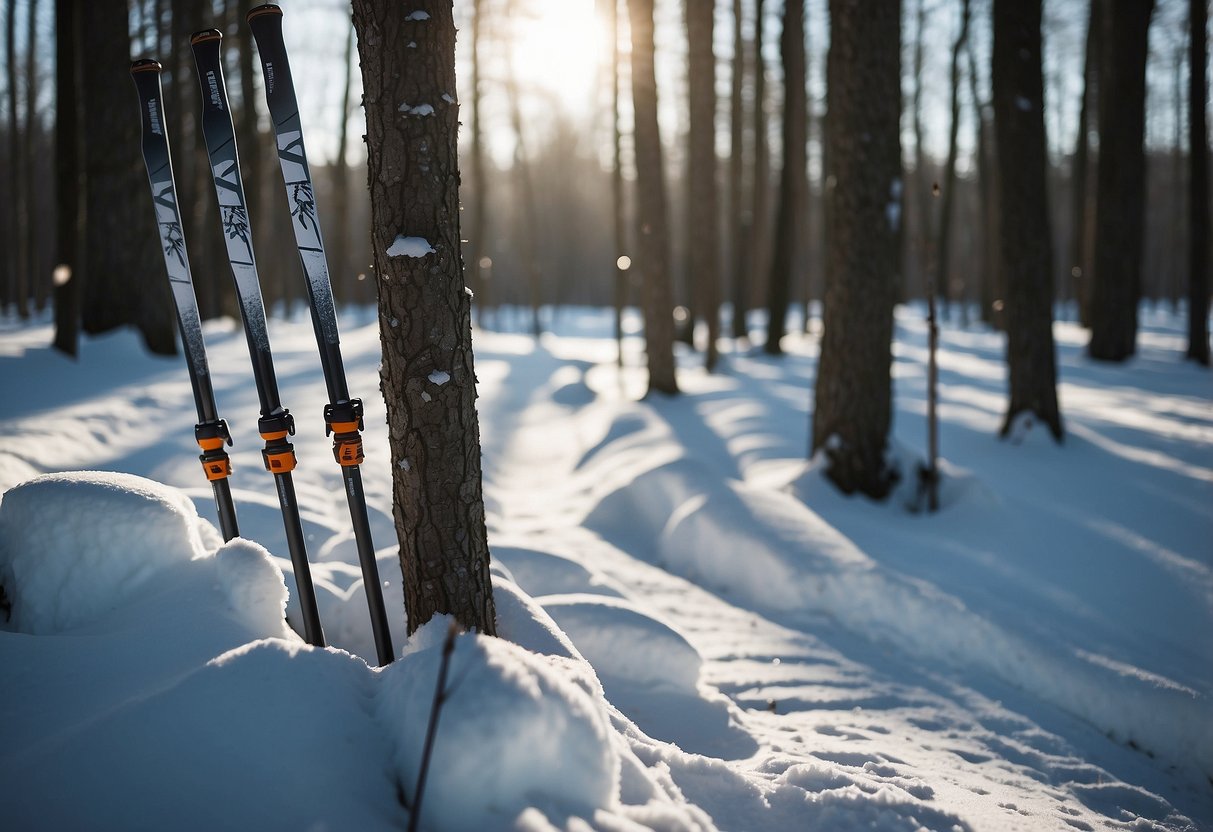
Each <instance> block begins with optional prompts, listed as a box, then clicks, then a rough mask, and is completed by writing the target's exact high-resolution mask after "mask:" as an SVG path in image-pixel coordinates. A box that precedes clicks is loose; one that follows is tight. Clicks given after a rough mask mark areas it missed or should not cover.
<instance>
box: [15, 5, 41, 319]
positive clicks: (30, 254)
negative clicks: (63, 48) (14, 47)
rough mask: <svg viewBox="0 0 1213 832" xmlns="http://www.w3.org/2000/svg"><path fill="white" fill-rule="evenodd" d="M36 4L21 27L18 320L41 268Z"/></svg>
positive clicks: (38, 280) (23, 314)
mask: <svg viewBox="0 0 1213 832" xmlns="http://www.w3.org/2000/svg"><path fill="white" fill-rule="evenodd" d="M37 22H38V0H30V4H29V8H28V9H27V10H26V24H25V27H26V28H25V131H24V133H23V137H22V138H23V142H22V147H21V156H22V159H23V160H24V165H23V169H22V178H23V182H22V184H21V190H22V197H23V201H24V203H25V212H24V213H23V215H22V219H23V226H24V229H23V230H24V237H23V238H22V241H21V244H22V245H23V246H24V247H25V252H26V253H25V258H24V259H25V281H23V282H22V283H21V286H20V288H21V289H22V290H23V291H22V292H21V293H20V294H19V295H18V297H17V304H18V305H17V312H18V313H19V314H20V315H21V317H23V318H25V317H28V316H29V306H30V301H31V299H32V296H33V295H34V294H36V290H35V288H34V287H35V286H37V285H38V284H40V283H41V282H42V279H43V274H42V268H41V266H42V264H41V263H40V262H39V257H38V223H37V222H35V221H34V216H35V212H36V211H37V210H38V204H37V199H36V191H35V187H36V186H35V183H34V170H35V166H36V162H35V161H34V140H35V137H36V136H37V135H38V134H39V133H40V132H41V129H40V125H39V124H38V112H37V107H36V104H37V100H38V64H37V62H36V60H35V57H34V56H35V55H36V54H37V49H38V27H37Z"/></svg>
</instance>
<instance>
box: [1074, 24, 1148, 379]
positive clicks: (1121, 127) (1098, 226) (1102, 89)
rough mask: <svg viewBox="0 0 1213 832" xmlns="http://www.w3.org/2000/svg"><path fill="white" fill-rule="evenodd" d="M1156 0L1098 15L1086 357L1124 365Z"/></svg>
mask: <svg viewBox="0 0 1213 832" xmlns="http://www.w3.org/2000/svg"><path fill="white" fill-rule="evenodd" d="M1153 10H1154V0H1125V1H1124V2H1118V3H1117V4H1116V13H1115V14H1106V15H1104V16H1103V35H1104V38H1103V47H1104V48H1102V49H1101V50H1100V53H1101V54H1100V62H1099V63H1100V66H1099V69H1100V80H1099V173H1098V176H1099V180H1098V183H1097V185H1096V187H1097V197H1096V200H1095V285H1094V287H1092V288H1093V292H1092V295H1091V340H1090V342H1089V343H1088V344H1087V353H1088V354H1089V355H1090V356H1091V357H1092V358H1096V359H1099V360H1102V361H1124V360H1125V359H1127V358H1129V357H1130V356H1131V355H1133V353H1134V352H1135V351H1136V349H1137V302H1138V300H1140V298H1141V261H1142V250H1143V238H1144V233H1145V190H1146V185H1145V179H1146V157H1145V151H1144V148H1143V146H1142V142H1143V139H1144V137H1145V126H1146V117H1145V112H1146V58H1147V57H1148V53H1149V38H1148V36H1149V28H1150V16H1151V14H1152V12H1153Z"/></svg>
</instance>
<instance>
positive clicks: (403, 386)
mask: <svg viewBox="0 0 1213 832" xmlns="http://www.w3.org/2000/svg"><path fill="white" fill-rule="evenodd" d="M353 8H354V27H355V29H356V30H357V32H358V54H359V57H360V58H361V64H362V82H363V87H364V90H365V93H364V106H365V110H366V127H367V150H368V160H367V166H368V179H369V183H370V195H371V248H372V251H373V253H374V254H373V256H374V262H375V273H376V275H377V280H378V286H379V325H380V337H381V340H382V342H383V368H382V370H381V382H382V388H383V396H384V400H385V402H386V404H387V419H388V434H389V441H390V444H391V455H392V492H393V497H394V500H393V509H394V514H395V518H396V531H397V535H398V537H399V539H400V563H401V569H402V571H403V573H404V591H405V605H406V607H407V609H408V630H409V632H410V633H411V632H413V631H414V630H416V629H417V628H418V627H419V626H421V625H422V624H424V623H425V622H426V621H428V620H430V618H432V617H433V616H434V615H435V614H437V613H449V614H452V615H454V616H455V618H456V619H457V620H458V621H459V622H460V623H461V624H463V625H464V626H465V627H469V628H474V629H476V630H479V631H480V632H482V633H488V634H493V633H495V632H496V621H495V608H494V605H493V588H492V583H491V582H490V579H489V549H488V539H487V534H486V531H485V524H484V498H483V492H482V484H481V468H480V426H479V421H478V418H477V415H476V377H475V373H474V367H473V357H472V335H471V297H470V296H469V295H468V292H467V290H466V288H465V287H464V282H463V268H462V257H461V252H460V242H459V167H458V150H457V143H456V137H457V134H458V130H459V107H458V104H457V103H456V101H455V89H456V87H455V19H454V11H453V8H452V3H451V2H450V0H447V2H442V0H429V2H421V3H411V4H408V5H404V4H397V3H378V2H375V0H354V3H353ZM411 44H416V46H415V47H411Z"/></svg>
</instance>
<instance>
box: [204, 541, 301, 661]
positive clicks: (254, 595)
mask: <svg viewBox="0 0 1213 832" xmlns="http://www.w3.org/2000/svg"><path fill="white" fill-rule="evenodd" d="M215 572H216V575H217V577H218V585H219V590H220V591H221V592H222V593H223V595H224V597H225V598H226V599H227V602H228V604H229V605H230V606H231V608H232V611H233V612H235V613H236V616H237V618H238V619H239V620H240V621H241V622H242V623H243V624H244V625H245V626H247V627H248V628H249V629H250V630H252V631H253V632H256V633H261V634H263V635H264V636H265V637H277V638H284V639H289V638H291V637H292V636H291V633H290V629H289V628H288V627H287V625H286V599H287V592H286V582H285V581H284V580H283V577H282V570H280V569H279V568H278V567H277V565H275V563H274V560H273V558H272V557H270V553H269V552H267V551H266V550H265V547H263V546H261V545H260V544H257V543H254V542H252V541H250V540H243V539H241V538H239V537H238V538H235V539H234V540H231V541H229V542H228V543H226V544H224V545H223V546H222V547H220V548H219V550H218V551H217V552H215Z"/></svg>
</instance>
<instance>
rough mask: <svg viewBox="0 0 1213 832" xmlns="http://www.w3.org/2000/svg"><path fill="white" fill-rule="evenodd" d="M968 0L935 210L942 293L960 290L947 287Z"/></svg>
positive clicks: (955, 55)
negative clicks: (940, 193)
mask: <svg viewBox="0 0 1213 832" xmlns="http://www.w3.org/2000/svg"><path fill="white" fill-rule="evenodd" d="M969 6H970V2H969V0H961V2H960V33H959V34H958V35H957V36H956V41H955V43H953V44H952V73H951V75H952V120H951V123H950V126H949V130H948V160H947V162H946V163H945V164H944V169H943V175H944V186H943V205H942V206H940V212H939V244H938V245H937V246H936V255H937V257H936V261H935V289H936V291H937V292H938V294H940V295H941V296H943V297H954V296H957V295H959V296H960V297H961V303H963V302H964V300H963V294H962V293H959V292H953V291H952V288H951V283H952V277H951V266H952V260H951V243H952V212H953V208H954V206H955V204H956V156H957V153H958V147H957V144H958V142H957V139H958V138H959V137H960V53H961V50H963V49H964V45H965V43H966V42H967V41H968V39H969Z"/></svg>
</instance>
